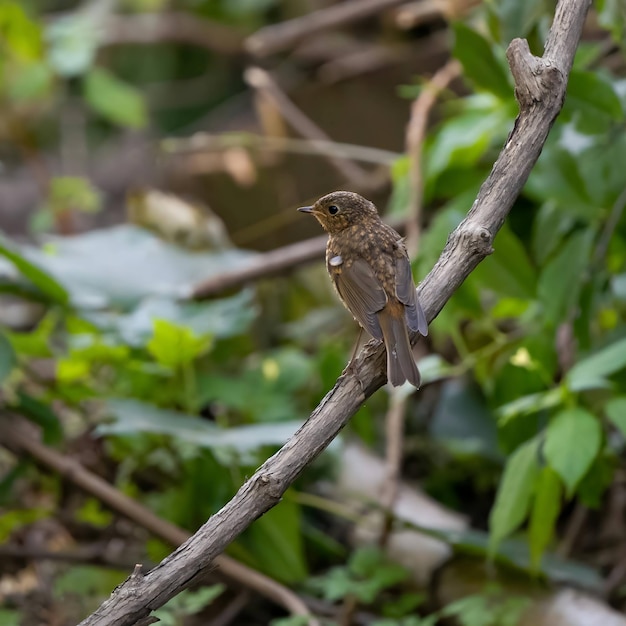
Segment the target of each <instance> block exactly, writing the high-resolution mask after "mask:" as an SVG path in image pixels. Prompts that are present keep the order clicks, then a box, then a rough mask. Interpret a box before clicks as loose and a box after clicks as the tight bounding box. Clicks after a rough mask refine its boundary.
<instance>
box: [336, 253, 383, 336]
mask: <svg viewBox="0 0 626 626" xmlns="http://www.w3.org/2000/svg"><path fill="white" fill-rule="evenodd" d="M335 285H336V287H337V291H338V292H339V295H340V296H341V298H342V300H343V301H344V302H345V304H346V306H347V307H348V309H349V310H350V313H352V315H353V316H354V318H355V319H356V320H357V322H359V324H361V326H362V327H363V328H364V329H365V330H366V331H367V332H368V333H369V334H370V335H372V337H374V338H376V339H382V338H383V333H382V330H381V328H380V324H379V323H378V318H377V317H376V313H378V312H379V311H381V310H382V308H383V307H384V306H385V304H387V295H386V294H385V290H384V289H383V287H382V285H381V284H380V283H379V282H378V280H377V279H376V276H375V275H374V272H373V270H372V268H371V267H370V266H369V264H368V263H367V262H366V261H364V260H363V259H356V260H355V261H354V263H352V265H350V267H344V268H342V271H341V273H339V274H337V275H336V276H335Z"/></svg>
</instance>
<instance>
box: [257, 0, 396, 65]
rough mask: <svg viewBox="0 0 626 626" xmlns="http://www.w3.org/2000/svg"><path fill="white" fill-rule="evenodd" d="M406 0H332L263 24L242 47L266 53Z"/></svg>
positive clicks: (268, 53)
mask: <svg viewBox="0 0 626 626" xmlns="http://www.w3.org/2000/svg"><path fill="white" fill-rule="evenodd" d="M405 1H406V0H349V1H348V2H340V3H339V4H333V5H331V6H329V7H328V8H325V9H320V10H319V11H314V12H313V13H307V14H306V15H302V16H301V17H296V18H294V19H292V20H287V21H285V22H281V23H280V24H272V25H271V26H265V27H264V28H261V29H260V30H258V31H257V32H256V33H254V35H251V36H250V37H248V39H246V42H245V47H246V50H247V51H248V52H250V53H251V54H254V55H256V56H259V57H263V56H268V55H270V54H274V53H275V52H280V51H281V50H284V49H285V48H290V47H291V46H293V45H295V44H296V43H299V42H300V40H301V39H303V38H304V37H308V36H310V35H314V34H315V33H319V32H321V31H326V30H328V29H331V28H338V27H339V26H343V25H344V24H350V23H351V22H356V21H357V20H361V19H364V18H366V17H369V16H370V15H374V14H375V13H378V12H379V11H382V10H383V9H388V8H390V7H393V6H396V5H398V4H402V3H403V2H405Z"/></svg>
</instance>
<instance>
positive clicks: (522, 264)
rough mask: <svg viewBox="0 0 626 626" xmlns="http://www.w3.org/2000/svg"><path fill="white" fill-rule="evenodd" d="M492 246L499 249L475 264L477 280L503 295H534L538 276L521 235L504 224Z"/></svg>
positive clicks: (532, 296) (525, 296) (524, 296)
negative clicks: (520, 238) (519, 236)
mask: <svg viewBox="0 0 626 626" xmlns="http://www.w3.org/2000/svg"><path fill="white" fill-rule="evenodd" d="M493 247H494V250H495V251H496V253H495V254H493V255H491V256H490V257H488V258H487V259H485V260H484V261H483V262H482V263H481V264H480V265H479V266H478V267H477V268H476V270H475V271H474V277H473V278H474V280H478V281H479V282H482V284H483V285H484V287H485V288H487V289H491V290H493V291H494V292H496V293H498V294H500V295H503V296H510V297H513V298H526V299H531V298H534V297H535V285H536V282H537V278H536V276H535V270H534V268H533V266H532V265H531V263H530V259H529V258H528V255H527V254H526V250H525V249H524V246H523V245H522V242H521V241H520V240H519V238H518V237H517V236H516V235H515V234H514V233H513V231H512V230H511V229H510V228H509V227H507V226H506V225H505V226H503V227H502V229H501V230H500V232H499V233H498V234H497V236H496V238H495V241H494V244H493Z"/></svg>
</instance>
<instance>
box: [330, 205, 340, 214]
mask: <svg viewBox="0 0 626 626" xmlns="http://www.w3.org/2000/svg"><path fill="white" fill-rule="evenodd" d="M328 212H329V213H330V214H331V215H337V213H339V207H338V206H336V205H334V204H331V205H330V206H329V207H328Z"/></svg>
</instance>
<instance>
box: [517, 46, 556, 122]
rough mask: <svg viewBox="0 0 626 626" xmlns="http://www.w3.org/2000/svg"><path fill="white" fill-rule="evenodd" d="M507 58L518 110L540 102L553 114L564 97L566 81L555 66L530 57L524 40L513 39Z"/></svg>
mask: <svg viewBox="0 0 626 626" xmlns="http://www.w3.org/2000/svg"><path fill="white" fill-rule="evenodd" d="M506 58H507V59H508V61H509V67H510V68H511V74H512V75H513V79H514V81H515V97H516V98H517V101H518V102H519V105H520V111H524V110H526V109H530V108H532V107H534V106H535V105H537V104H538V103H542V104H543V105H544V106H546V107H548V108H552V109H553V110H554V111H555V115H556V114H557V113H558V111H559V110H560V109H561V105H562V104H563V98H564V97H565V78H564V76H563V73H562V72H561V70H560V69H559V68H558V67H557V65H555V64H554V63H553V62H552V61H550V60H549V59H544V58H539V57H536V56H534V55H533V54H531V52H530V48H529V47H528V42H527V41H526V40H525V39H513V41H511V43H510V44H509V47H508V48H507V51H506Z"/></svg>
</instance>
